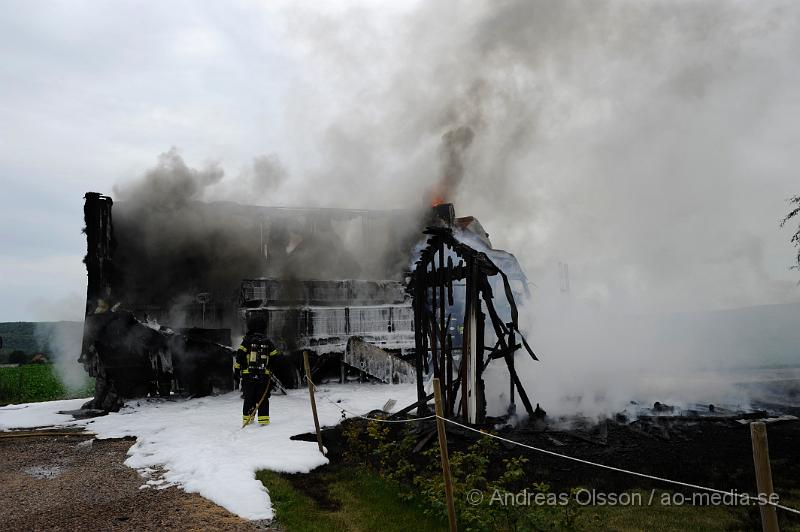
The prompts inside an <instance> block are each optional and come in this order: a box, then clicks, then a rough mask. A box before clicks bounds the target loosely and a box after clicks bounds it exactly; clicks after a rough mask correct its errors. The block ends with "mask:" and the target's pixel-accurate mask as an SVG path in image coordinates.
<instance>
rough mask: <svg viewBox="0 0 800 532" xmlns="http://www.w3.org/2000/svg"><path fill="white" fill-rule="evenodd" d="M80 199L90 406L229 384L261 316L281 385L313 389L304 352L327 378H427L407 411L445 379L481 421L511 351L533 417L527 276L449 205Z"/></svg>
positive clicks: (457, 409) (454, 412) (319, 376)
mask: <svg viewBox="0 0 800 532" xmlns="http://www.w3.org/2000/svg"><path fill="white" fill-rule="evenodd" d="M84 199H85V205H84V220H85V225H86V226H85V229H84V231H85V233H86V239H87V254H86V257H85V259H84V262H85V264H86V269H87V274H88V283H87V298H86V318H85V324H84V337H83V347H82V352H81V357H80V361H81V362H82V364H83V365H84V367H85V368H86V370H87V371H88V372H89V374H90V375H92V376H94V377H95V379H96V389H95V396H94V398H93V399H92V400H91V401H89V402H88V403H87V404H86V405H84V408H92V409H101V410H106V411H111V410H117V409H118V408H119V407H120V406H121V405H122V403H123V401H124V399H126V398H133V397H144V396H148V395H150V396H157V395H161V396H167V395H170V394H182V395H188V396H200V395H207V394H211V393H221V392H226V391H229V390H231V389H232V388H233V375H232V359H233V354H234V351H235V347H236V346H237V344H238V341H239V340H240V338H241V337H242V336H243V335H244V333H245V328H246V323H247V320H248V319H249V318H251V317H254V316H256V315H258V316H259V317H263V318H264V320H265V322H266V324H267V334H268V335H269V336H270V337H271V338H273V340H274V342H275V343H276V345H278V346H279V348H280V349H281V351H282V353H283V355H282V356H279V357H276V359H277V360H276V364H275V367H274V370H273V374H274V376H275V377H276V380H277V383H278V384H279V385H280V386H281V387H286V388H293V387H298V386H300V385H301V384H302V382H303V381H302V378H301V368H302V353H303V352H304V351H308V352H309V353H310V354H311V355H312V360H313V368H312V374H313V377H314V378H315V379H316V380H324V379H339V380H340V381H344V380H349V379H354V378H358V379H362V380H363V379H368V380H377V381H382V382H394V383H397V382H416V383H417V387H418V390H419V401H418V404H416V405H412V406H411V407H409V408H408V409H406V411H409V410H411V409H412V408H413V407H414V406H417V407H418V408H420V409H424V408H425V404H426V402H427V400H426V397H427V394H426V392H425V382H424V381H426V380H427V379H428V378H429V376H431V374H432V375H434V376H437V377H439V378H440V379H441V382H443V383H444V384H445V385H446V390H445V395H446V397H447V401H448V414H449V415H451V416H460V417H463V418H464V419H466V420H470V421H473V422H475V421H476V420H481V419H483V417H484V416H485V412H486V409H485V401H484V399H483V395H482V384H481V382H482V381H481V373H482V370H483V369H484V368H485V367H486V365H487V364H488V363H489V362H490V361H492V360H499V359H502V360H504V361H505V363H506V364H507V366H508V368H509V380H510V385H509V386H510V389H511V394H512V395H511V397H512V402H513V397H514V390H516V391H517V394H518V396H519V397H520V398H521V399H522V401H523V404H524V405H525V408H526V410H528V412H529V413H532V411H531V409H530V401H529V400H528V397H527V395H526V394H525V391H524V389H523V388H522V384H521V383H520V382H519V378H518V377H517V375H516V373H515V372H514V366H513V353H514V351H515V350H516V349H520V348H522V347H523V346H524V348H525V349H526V350H527V351H528V352H530V354H531V356H533V353H532V351H530V348H529V347H528V346H527V343H526V342H525V340H524V339H523V338H522V335H521V334H520V333H519V329H518V326H517V317H516V313H517V310H516V303H515V299H516V298H520V297H523V298H524V297H527V295H528V288H527V280H526V278H525V276H524V274H523V272H522V270H521V269H520V267H519V265H518V263H517V261H516V259H515V258H514V257H513V255H511V254H509V253H506V252H503V251H499V250H494V249H492V247H491V243H490V241H489V239H488V235H487V234H486V232H485V231H484V229H483V227H482V226H481V225H480V223H479V222H478V221H477V220H475V219H474V218H472V217H466V218H456V217H455V212H454V209H453V206H452V205H451V204H441V205H438V206H435V207H433V208H432V209H428V210H424V211H422V210H420V211H413V210H384V211H378V210H353V209H323V208H280V207H260V206H251V205H240V204H236V203H231V202H208V203H206V202H199V201H186V200H179V199H172V198H169V197H165V198H162V199H161V200H159V201H158V202H155V203H153V202H137V201H129V202H117V203H115V202H114V201H112V199H111V198H110V197H108V196H104V195H102V194H99V193H95V192H89V193H87V194H86V196H85V198H84ZM495 293H497V294H501V295H502V296H503V297H502V298H496V297H495V296H494V294H495ZM500 299H502V303H498V301H499V300H500ZM484 322H486V323H489V325H490V326H489V327H488V328H485V327H484ZM518 342H521V343H518ZM484 344H493V345H494V347H486V348H485V347H484ZM459 390H462V391H463V390H466V393H461V392H459Z"/></svg>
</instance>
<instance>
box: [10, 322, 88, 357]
mask: <svg viewBox="0 0 800 532" xmlns="http://www.w3.org/2000/svg"><path fill="white" fill-rule="evenodd" d="M56 327H76V328H78V329H82V328H83V323H82V322H79V321H60V322H44V321H38V322H33V321H12V322H0V337H2V338H3V347H2V349H0V364H7V363H8V362H9V356H10V355H11V354H12V353H14V352H17V353H24V355H25V357H26V358H27V359H30V358H31V357H33V355H35V354H37V353H43V354H44V355H45V356H48V357H49V356H50V348H49V346H48V338H50V337H51V336H52V335H53V331H54V329H55V328H56Z"/></svg>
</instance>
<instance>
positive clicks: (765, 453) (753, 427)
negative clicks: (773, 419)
mask: <svg viewBox="0 0 800 532" xmlns="http://www.w3.org/2000/svg"><path fill="white" fill-rule="evenodd" d="M750 438H751V439H752V440H753V462H754V463H755V466H756V486H757V487H758V493H757V496H758V497H771V496H772V494H773V491H772V469H771V468H770V465H769V446H768V445H767V426H766V425H765V424H764V423H762V422H760V421H757V422H754V423H750ZM761 528H762V530H763V531H764V532H778V530H779V529H778V513H777V511H776V510H775V507H774V506H772V505H769V504H762V505H761Z"/></svg>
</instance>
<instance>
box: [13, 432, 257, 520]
mask: <svg viewBox="0 0 800 532" xmlns="http://www.w3.org/2000/svg"><path fill="white" fill-rule="evenodd" d="M7 434H8V433H0V508H2V509H3V519H2V521H3V522H2V525H0V528H2V529H3V530H80V529H84V530H86V529H88V530H137V531H140V530H164V529H180V530H258V529H259V528H260V529H262V530H264V529H267V527H266V525H264V524H262V523H255V522H251V521H245V520H243V519H241V518H239V517H237V516H236V515H233V514H231V513H230V512H228V511H227V510H225V509H224V508H221V507H219V506H217V505H215V504H213V503H211V502H209V501H207V500H205V499H203V498H202V497H200V496H199V495H197V494H196V493H191V494H190V493H185V492H183V491H181V490H179V489H177V488H174V487H172V488H167V489H163V490H155V489H139V488H140V486H141V485H142V484H143V482H144V481H143V479H142V478H141V477H139V475H138V473H137V472H136V471H134V470H133V469H131V468H129V467H127V466H125V465H124V464H123V461H124V460H125V458H126V453H127V451H128V448H129V447H130V446H131V445H132V444H133V440H132V439H115V440H95V439H93V438H91V437H88V436H36V437H20V438H8V437H3V436H4V435H7Z"/></svg>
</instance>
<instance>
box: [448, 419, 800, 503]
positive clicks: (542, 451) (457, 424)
mask: <svg viewBox="0 0 800 532" xmlns="http://www.w3.org/2000/svg"><path fill="white" fill-rule="evenodd" d="M434 417H439V416H434ZM439 419H441V420H442V421H446V422H447V423H450V424H451V425H456V426H458V427H461V428H463V429H467V430H470V431H472V432H477V433H478V434H481V435H482V436H489V437H490V438H494V439H496V440H500V441H504V442H506V443H511V444H513V445H518V446H520V447H525V448H526V449H531V450H532V451H537V452H540V453H544V454H549V455H551V456H555V457H558V458H564V459H566V460H572V461H573V462H579V463H581V464H585V465H590V466H594V467H600V468H603V469H608V470H610V471H616V472H617V473H625V474H628V475H633V476H637V477H642V478H647V479H650V480H657V481H659V482H666V483H668V484H674V485H676V486H683V487H685V488H693V489H697V490H704V491H708V492H711V493H719V494H722V495H736V494H735V493H734V492H733V491H723V490H718V489H715V488H708V487H706V486H699V485H697V484H690V483H688V482H681V481H678V480H671V479H668V478H663V477H657V476H654V475H648V474H646V473H638V472H636V471H629V470H627V469H622V468H619V467H614V466H610V465H605V464H598V463H596V462H590V461H589V460H584V459H582V458H575V457H574V456H568V455H566V454H560V453H556V452H554V451H548V450H547V449H540V448H539V447H534V446H532V445H527V444H525V443H521V442H518V441H514V440H509V439H508V438H503V437H502V436H497V435H495V434H491V433H488V432H483V431H482V430H478V429H474V428H472V427H468V426H467V425H462V424H461V423H458V422H456V421H453V420H452V419H447V418H445V417H439ZM740 496H742V497H747V500H748V501H752V500H755V501H758V502H759V503H762V504H767V505H770V506H774V507H776V508H780V509H781V510H786V511H787V512H791V513H794V514H798V515H800V510H795V509H794V508H790V507H788V506H783V505H781V504H777V503H773V502H769V501H760V500H759V499H758V498H757V497H753V496H752V495H749V494H746V493H742V494H740Z"/></svg>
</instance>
